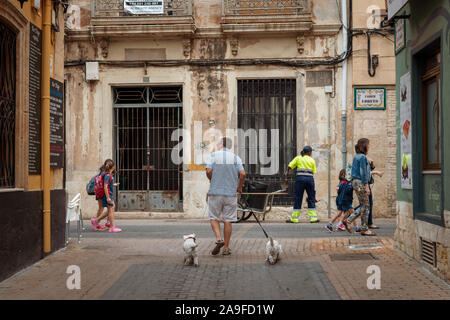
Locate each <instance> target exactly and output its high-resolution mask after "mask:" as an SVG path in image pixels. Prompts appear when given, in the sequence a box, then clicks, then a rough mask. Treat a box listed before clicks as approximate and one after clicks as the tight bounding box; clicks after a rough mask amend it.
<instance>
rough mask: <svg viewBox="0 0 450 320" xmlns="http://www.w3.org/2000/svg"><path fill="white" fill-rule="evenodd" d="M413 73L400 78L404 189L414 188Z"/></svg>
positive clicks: (401, 148) (402, 180) (401, 150)
mask: <svg viewBox="0 0 450 320" xmlns="http://www.w3.org/2000/svg"><path fill="white" fill-rule="evenodd" d="M411 129H412V126H411V73H410V72H408V73H407V74H405V75H403V76H402V77H401V78H400V152H401V159H400V160H401V164H402V170H401V182H402V188H403V189H412V156H411V154H412V143H411V139H412V137H411V131H412V130H411Z"/></svg>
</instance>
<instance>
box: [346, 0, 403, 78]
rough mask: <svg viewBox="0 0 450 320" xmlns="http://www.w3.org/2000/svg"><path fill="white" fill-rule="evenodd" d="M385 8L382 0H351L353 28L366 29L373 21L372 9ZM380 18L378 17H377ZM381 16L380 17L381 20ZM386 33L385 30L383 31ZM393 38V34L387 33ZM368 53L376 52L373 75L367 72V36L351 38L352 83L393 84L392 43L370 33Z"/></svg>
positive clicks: (393, 56)
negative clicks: (376, 58)
mask: <svg viewBox="0 0 450 320" xmlns="http://www.w3.org/2000/svg"><path fill="white" fill-rule="evenodd" d="M375 8H379V9H385V8H386V7H385V1H384V0H358V1H353V28H354V29H361V30H367V29H368V27H370V24H371V23H373V19H374V16H373V15H372V10H373V9H375ZM379 19H380V18H379ZM382 19H383V18H381V20H382ZM385 33H386V32H385ZM387 37H388V38H389V39H391V40H394V35H392V34H388V36H387ZM370 53H371V54H372V55H373V54H378V61H379V64H378V67H377V69H376V74H375V76H374V77H371V76H369V74H368V72H367V37H366V36H365V35H360V36H355V37H354V38H353V56H352V60H353V85H395V53H394V43H393V41H390V40H388V39H386V38H384V37H383V36H381V35H371V41H370Z"/></svg>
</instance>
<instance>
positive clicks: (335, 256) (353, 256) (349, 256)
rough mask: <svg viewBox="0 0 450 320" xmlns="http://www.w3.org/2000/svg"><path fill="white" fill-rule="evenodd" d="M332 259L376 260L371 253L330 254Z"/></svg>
mask: <svg viewBox="0 0 450 320" xmlns="http://www.w3.org/2000/svg"><path fill="white" fill-rule="evenodd" d="M329 256H330V259H331V261H353V260H376V259H377V258H376V257H374V256H373V255H372V254H371V253H342V254H330V255H329Z"/></svg>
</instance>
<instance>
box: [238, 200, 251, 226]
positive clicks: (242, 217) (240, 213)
mask: <svg viewBox="0 0 450 320" xmlns="http://www.w3.org/2000/svg"><path fill="white" fill-rule="evenodd" d="M238 207H239V208H240V209H244V206H243V205H242V204H241V203H238ZM251 215H252V213H251V212H245V211H242V210H238V211H237V221H236V222H241V221H245V220H247V219H248V218H250V217H251Z"/></svg>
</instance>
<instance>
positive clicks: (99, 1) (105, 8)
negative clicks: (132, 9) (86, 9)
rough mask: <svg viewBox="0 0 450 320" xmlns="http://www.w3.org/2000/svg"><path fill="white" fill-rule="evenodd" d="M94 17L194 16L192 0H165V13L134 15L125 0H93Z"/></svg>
mask: <svg viewBox="0 0 450 320" xmlns="http://www.w3.org/2000/svg"><path fill="white" fill-rule="evenodd" d="M92 16H93V17H102V18H103V17H129V16H135V17H149V16H151V17H155V18H156V17H171V16H174V17H188V16H192V2H191V0H165V1H164V13H163V14H151V15H133V14H131V13H129V12H127V11H125V10H124V8H123V0H93V10H92Z"/></svg>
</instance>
